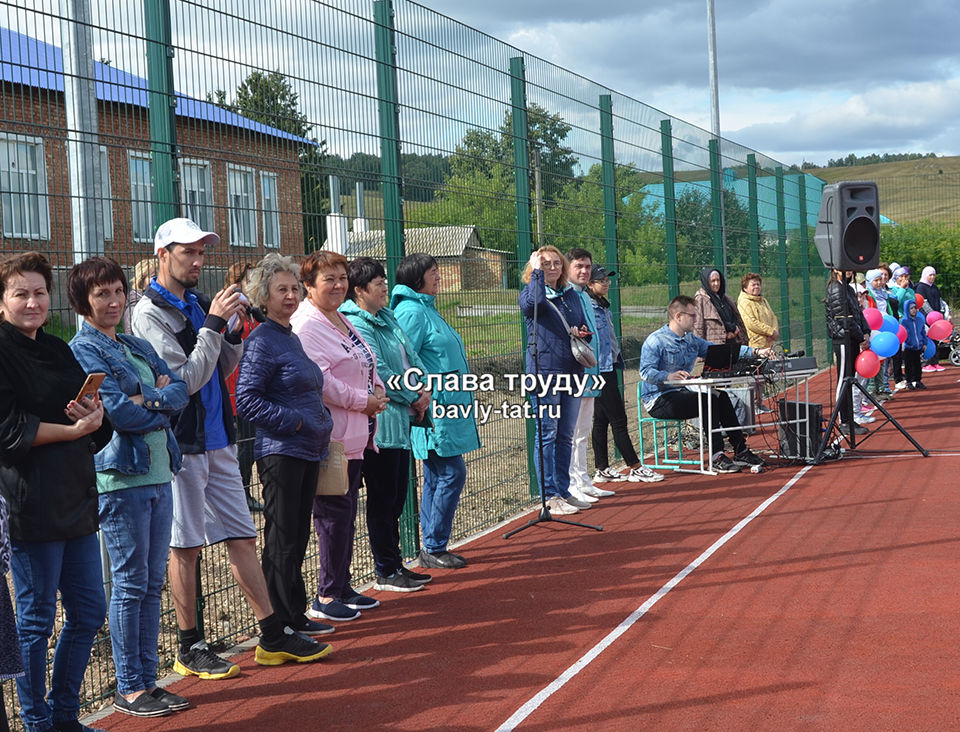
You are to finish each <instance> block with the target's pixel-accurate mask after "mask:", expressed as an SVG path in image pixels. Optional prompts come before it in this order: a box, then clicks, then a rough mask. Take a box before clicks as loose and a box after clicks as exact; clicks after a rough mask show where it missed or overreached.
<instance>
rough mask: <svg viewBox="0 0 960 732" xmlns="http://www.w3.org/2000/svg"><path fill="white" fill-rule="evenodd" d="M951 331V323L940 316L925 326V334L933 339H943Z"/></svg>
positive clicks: (948, 335) (945, 338)
mask: <svg viewBox="0 0 960 732" xmlns="http://www.w3.org/2000/svg"><path fill="white" fill-rule="evenodd" d="M938 315H939V313H938ZM951 333H953V323H951V322H950V321H949V320H943V319H942V318H941V319H940V320H938V321H937V322H935V323H934V324H933V325H931V326H930V327H929V328H927V336H928V337H929V338H930V340H933V341H945V340H947V338H949V337H950V334H951Z"/></svg>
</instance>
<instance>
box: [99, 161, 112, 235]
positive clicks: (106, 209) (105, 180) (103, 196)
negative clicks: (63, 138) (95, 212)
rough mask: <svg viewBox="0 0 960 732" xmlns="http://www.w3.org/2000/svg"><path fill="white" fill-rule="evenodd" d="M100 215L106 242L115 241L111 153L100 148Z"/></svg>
mask: <svg viewBox="0 0 960 732" xmlns="http://www.w3.org/2000/svg"><path fill="white" fill-rule="evenodd" d="M100 213H101V214H102V216H103V238H104V241H112V240H113V193H112V186H111V185H110V151H109V150H107V148H106V146H105V145H101V146H100Z"/></svg>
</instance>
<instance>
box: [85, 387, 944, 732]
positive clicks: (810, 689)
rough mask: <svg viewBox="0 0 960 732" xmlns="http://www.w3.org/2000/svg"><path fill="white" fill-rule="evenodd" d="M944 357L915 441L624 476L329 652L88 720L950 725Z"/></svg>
mask: <svg viewBox="0 0 960 732" xmlns="http://www.w3.org/2000/svg"><path fill="white" fill-rule="evenodd" d="M958 376H960V370H958V369H953V368H950V369H948V370H947V371H944V372H941V373H936V374H930V375H926V374H925V375H924V380H925V381H926V382H927V384H928V385H929V386H930V388H929V390H928V391H925V392H901V393H899V394H898V395H897V396H896V398H895V399H894V400H893V401H892V402H890V403H889V404H890V411H891V412H892V413H893V414H894V416H895V417H896V418H897V419H898V420H899V421H900V422H901V424H903V426H904V427H905V428H906V429H908V430H909V431H910V432H911V434H912V435H913V436H914V437H915V438H916V439H917V440H918V441H919V442H920V443H921V444H922V445H923V446H924V447H926V448H927V449H928V450H930V451H931V453H932V454H931V457H929V458H923V457H922V456H920V454H919V453H917V452H916V451H915V450H914V449H913V447H912V446H911V445H910V444H909V443H907V442H906V441H905V440H904V439H903V437H902V436H901V435H900V433H899V432H897V431H896V430H895V429H894V428H893V427H892V425H886V426H884V427H883V428H882V429H881V430H879V432H877V434H876V435H875V436H872V437H871V438H870V439H869V440H868V441H867V442H866V443H865V444H863V445H862V446H861V448H862V449H859V450H858V451H857V452H856V454H852V453H848V454H847V455H845V456H844V458H843V459H841V460H839V461H836V462H832V463H826V464H823V465H820V466H814V467H805V466H798V465H793V466H781V467H777V468H775V469H772V470H768V471H765V472H764V473H761V474H759V475H751V474H743V473H741V474H736V475H727V476H717V477H710V476H699V475H696V476H694V475H686V474H683V475H681V474H669V475H668V476H667V479H666V480H665V481H663V482H662V483H657V484H643V483H641V484H621V485H619V486H618V492H617V495H616V496H615V497H612V498H607V499H603V500H602V501H601V503H600V504H599V505H598V506H596V507H594V508H592V509H590V510H589V511H585V512H583V513H582V514H580V515H578V517H582V519H583V520H584V521H588V522H591V523H601V524H603V526H604V531H603V532H602V533H596V532H593V531H588V530H586V529H582V528H578V527H572V526H561V525H559V524H552V525H547V526H539V527H535V528H531V529H528V530H526V531H524V532H522V533H520V534H519V535H517V536H515V537H514V538H512V539H510V540H509V541H505V540H504V539H503V538H502V534H503V532H504V531H506V528H505V529H502V530H498V531H497V532H493V533H489V534H487V535H485V536H482V537H479V538H477V539H475V540H473V541H471V542H469V543H468V544H467V545H465V546H463V547H462V553H463V554H465V555H466V556H467V557H468V559H469V560H470V566H469V567H467V568H466V569H463V570H458V571H456V572H442V571H439V570H437V571H435V572H434V576H435V580H434V582H433V583H431V585H430V586H429V587H428V588H427V589H426V590H424V591H422V592H417V593H412V594H407V595H398V594H395V593H376V594H377V596H378V597H379V599H380V600H381V602H382V606H381V607H380V608H377V609H375V610H372V611H368V612H365V613H364V615H363V617H362V618H360V619H359V620H357V621H354V622H350V623H345V624H342V625H341V626H339V627H338V629H337V632H336V633H335V634H333V635H332V636H327V637H326V639H328V640H330V641H331V642H332V643H333V645H334V649H335V650H334V653H333V654H332V655H331V656H330V657H329V658H328V659H327V660H324V661H322V662H320V663H317V664H309V665H286V666H281V667H277V668H263V667H259V666H257V665H256V664H255V663H254V662H253V658H252V653H251V652H250V651H247V652H245V653H244V654H242V655H241V656H239V657H238V658H239V662H240V664H241V667H242V669H243V673H242V675H241V676H240V677H238V678H234V679H229V680H227V681H220V682H213V681H199V680H196V679H193V680H191V679H185V680H182V681H179V682H177V683H175V684H174V685H173V687H172V688H173V689H174V690H175V691H176V692H177V693H179V694H183V695H184V696H187V697H188V698H189V699H190V700H191V702H192V703H193V704H194V708H191V709H189V710H187V711H185V712H180V713H178V714H175V715H174V716H171V717H166V718H162V719H159V720H139V719H133V718H130V717H122V716H121V715H117V714H113V715H110V716H109V717H107V718H105V719H102V720H101V721H100V722H98V724H99V725H100V726H103V727H106V728H107V729H110V730H182V731H187V730H235V731H237V732H242V731H244V730H269V729H277V730H283V732H295V731H297V730H316V729H323V730H341V729H342V730H353V731H355V730H358V729H359V730H363V729H390V730H423V729H451V730H452V729H456V730H493V729H498V728H502V729H510V728H513V727H516V728H518V729H522V730H556V729H582V728H587V727H593V728H600V729H612V730H621V729H622V730H634V729H669V730H687V729H689V730H702V729H718V730H734V729H737V730H739V729H747V728H755V729H811V730H836V729H844V730H847V731H849V730H895V729H896V730H900V729H914V730H917V729H922V730H941V729H958V728H960V659H958V656H957V653H956V649H957V647H958V645H960V629H958V627H957V622H956V618H957V615H958V610H960V593H958V592H957V590H956V587H955V585H956V577H957V574H958V572H957V569H958V567H957V564H958V560H957V555H958V549H960V526H958V516H960V495H958V491H957V490H956V488H957V475H958V473H960V439H958V438H960V415H958V413H957V410H956V409H955V408H953V406H954V405H956V404H957V403H958V395H960V384H958V383H956V380H957V377H958ZM815 386H816V388H815V390H814V395H815V396H814V399H815V400H819V401H823V396H824V393H825V392H826V390H827V388H828V387H827V379H826V377H825V376H821V377H819V378H818V379H817V381H816V384H815ZM818 397H819V398H818ZM878 424H879V422H878ZM873 426H874V427H875V426H876V425H873ZM750 442H751V446H752V447H754V449H758V448H760V449H762V447H763V444H764V438H763V435H757V436H754V437H752V438H751V440H750ZM528 518H529V516H525V517H523V518H522V519H517V520H516V521H515V522H513V523H512V524H511V525H510V527H513V526H518V525H521V524H522V523H523V522H524V521H526V520H527V519H528ZM574 518H577V517H574ZM510 527H507V528H510Z"/></svg>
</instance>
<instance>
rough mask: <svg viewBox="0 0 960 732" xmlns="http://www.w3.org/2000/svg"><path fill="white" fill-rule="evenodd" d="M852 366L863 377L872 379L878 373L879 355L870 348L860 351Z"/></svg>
mask: <svg viewBox="0 0 960 732" xmlns="http://www.w3.org/2000/svg"><path fill="white" fill-rule="evenodd" d="M854 366H855V367H856V369H857V373H858V374H860V375H861V376H862V377H863V378H865V379H872V378H873V377H874V376H876V375H877V374H878V373H880V357H879V356H878V355H877V354H875V353H874V352H873V351H870V350H866V351H860V355H859V356H857V361H856V363H855V364H854Z"/></svg>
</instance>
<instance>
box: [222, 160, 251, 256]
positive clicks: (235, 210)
mask: <svg viewBox="0 0 960 732" xmlns="http://www.w3.org/2000/svg"><path fill="white" fill-rule="evenodd" d="M235 175H243V176H248V179H249V181H250V191H249V193H250V199H251V200H250V201H249V202H247V203H245V205H240V206H238V205H235V203H237V201H235V197H238V196H242V195H243V193H242V192H240V193H238V192H237V191H235V190H234V186H233V178H234V176H235ZM227 212H228V214H229V218H230V223H229V231H230V246H232V247H256V246H257V245H258V242H257V171H256V170H254V169H253V168H249V167H247V166H245V165H234V164H233V163H227ZM243 219H246V226H245V227H242V228H245V229H246V230H247V231H249V232H250V236H251V239H250V241H244V240H243V238H242V236H243V233H242V231H240V229H241V226H238V225H237V224H238V222H240V221H242V220H243Z"/></svg>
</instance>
